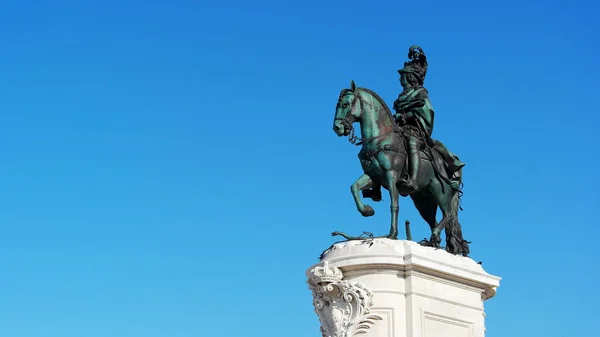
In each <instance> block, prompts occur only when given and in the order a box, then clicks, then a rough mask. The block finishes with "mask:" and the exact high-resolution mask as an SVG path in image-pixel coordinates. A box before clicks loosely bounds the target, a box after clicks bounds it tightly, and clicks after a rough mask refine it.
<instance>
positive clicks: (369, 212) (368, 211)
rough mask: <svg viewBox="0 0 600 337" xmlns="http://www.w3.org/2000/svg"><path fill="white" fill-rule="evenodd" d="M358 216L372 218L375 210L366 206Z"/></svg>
mask: <svg viewBox="0 0 600 337" xmlns="http://www.w3.org/2000/svg"><path fill="white" fill-rule="evenodd" d="M360 214H362V216H365V217H367V216H373V215H375V210H374V209H373V207H371V206H368V205H367V206H365V207H364V208H363V210H362V211H361V212H360Z"/></svg>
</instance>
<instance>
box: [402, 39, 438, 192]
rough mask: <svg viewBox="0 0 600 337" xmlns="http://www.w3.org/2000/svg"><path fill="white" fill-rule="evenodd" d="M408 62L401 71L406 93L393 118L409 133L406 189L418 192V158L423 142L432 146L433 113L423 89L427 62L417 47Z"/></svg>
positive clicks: (425, 91)
mask: <svg viewBox="0 0 600 337" xmlns="http://www.w3.org/2000/svg"><path fill="white" fill-rule="evenodd" d="M408 58H409V60H410V61H409V62H405V63H404V68H402V69H400V70H398V73H399V74H400V84H401V85H402V88H403V89H404V90H403V91H402V92H401V93H400V95H398V98H397V99H396V101H395V102H394V110H395V111H396V113H395V114H394V118H395V119H396V121H397V122H398V123H399V124H401V125H404V126H405V130H406V131H407V133H408V150H409V167H410V171H409V172H410V175H409V178H408V181H406V186H407V187H408V188H409V190H411V191H417V190H418V187H417V176H418V173H419V156H420V154H419V153H420V150H421V149H422V148H423V145H425V144H424V142H428V141H429V142H428V143H429V144H428V145H430V146H432V145H433V144H432V143H431V132H432V131H433V121H434V111H433V107H432V106H431V102H430V101H429V97H428V95H427V89H425V88H424V87H423V83H424V82H425V76H426V75H427V58H426V57H425V54H424V53H423V50H422V49H421V48H420V47H418V46H412V47H410V48H409V51H408Z"/></svg>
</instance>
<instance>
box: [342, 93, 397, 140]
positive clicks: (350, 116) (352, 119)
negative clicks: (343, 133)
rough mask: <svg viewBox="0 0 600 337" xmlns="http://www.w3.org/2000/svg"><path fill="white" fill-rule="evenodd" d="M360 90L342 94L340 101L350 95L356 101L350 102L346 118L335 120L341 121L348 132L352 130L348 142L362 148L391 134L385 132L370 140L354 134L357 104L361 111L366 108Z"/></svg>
mask: <svg viewBox="0 0 600 337" xmlns="http://www.w3.org/2000/svg"><path fill="white" fill-rule="evenodd" d="M358 90H359V89H358V88H357V89H356V90H355V91H350V90H349V91H346V92H344V93H342V95H341V96H340V100H341V99H342V98H343V97H344V96H346V95H347V94H348V93H352V94H354V99H353V100H352V102H350V111H348V113H347V114H346V116H345V117H344V118H339V117H336V118H334V120H336V121H341V123H342V125H343V126H344V128H347V129H348V130H350V133H349V134H348V141H349V142H350V144H352V145H356V146H360V145H363V144H365V143H369V142H371V141H373V140H375V139H377V138H379V137H383V136H385V135H387V134H388V133H389V132H385V133H382V134H380V135H379V136H375V137H368V138H359V137H358V136H356V135H355V134H354V127H353V126H352V124H353V123H354V122H355V121H356V117H354V109H355V107H356V104H357V103H358V104H359V107H360V109H361V111H362V109H363V106H364V102H363V98H362V97H361V96H360V94H359V93H358ZM339 104H340V103H339V101H338V106H339ZM336 108H337V107H336Z"/></svg>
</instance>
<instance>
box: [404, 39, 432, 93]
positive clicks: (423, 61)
mask: <svg viewBox="0 0 600 337" xmlns="http://www.w3.org/2000/svg"><path fill="white" fill-rule="evenodd" d="M408 59H409V61H408V62H404V68H402V69H400V70H398V73H399V74H401V75H402V73H410V74H413V75H415V77H416V78H417V80H418V81H419V84H421V85H423V83H424V82H425V76H426V75H427V57H426V56H425V53H424V52H423V49H422V48H421V47H419V46H416V45H415V46H411V47H410V48H408Z"/></svg>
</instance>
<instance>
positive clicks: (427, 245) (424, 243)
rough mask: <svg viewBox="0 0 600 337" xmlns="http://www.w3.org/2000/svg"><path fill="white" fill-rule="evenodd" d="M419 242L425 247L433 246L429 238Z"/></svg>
mask: <svg viewBox="0 0 600 337" xmlns="http://www.w3.org/2000/svg"><path fill="white" fill-rule="evenodd" d="M419 244H420V245H421V246H423V247H433V246H432V245H431V242H429V240H427V239H423V240H421V241H419Z"/></svg>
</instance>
